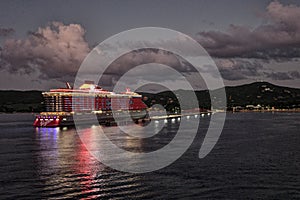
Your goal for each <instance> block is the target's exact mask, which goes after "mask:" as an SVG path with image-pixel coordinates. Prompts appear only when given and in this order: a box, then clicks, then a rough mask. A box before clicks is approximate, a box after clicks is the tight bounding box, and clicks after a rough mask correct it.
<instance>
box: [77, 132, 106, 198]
mask: <svg viewBox="0 0 300 200" xmlns="http://www.w3.org/2000/svg"><path fill="white" fill-rule="evenodd" d="M81 140H83V141H84V143H83V142H82V141H81ZM81 140H80V141H79V143H78V145H76V147H77V148H76V156H75V158H76V161H77V162H76V163H75V166H74V167H75V171H76V174H81V175H84V178H82V179H80V185H81V186H82V187H83V188H82V189H83V190H82V192H81V193H82V194H88V193H90V192H95V191H99V188H95V187H94V188H93V187H92V186H93V184H95V177H96V175H97V172H98V171H99V170H101V169H99V168H100V166H101V163H100V162H98V161H97V160H96V159H95V158H94V157H93V155H91V154H90V152H89V151H88V150H87V149H90V148H92V146H93V143H94V132H93V130H92V128H89V129H86V130H84V133H83V134H82V135H81ZM86 146H87V147H88V148H87V147H86Z"/></svg>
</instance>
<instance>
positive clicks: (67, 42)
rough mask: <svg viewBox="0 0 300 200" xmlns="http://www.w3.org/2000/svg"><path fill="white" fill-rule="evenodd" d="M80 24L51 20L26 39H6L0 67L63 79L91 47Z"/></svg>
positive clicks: (76, 66)
mask: <svg viewBox="0 0 300 200" xmlns="http://www.w3.org/2000/svg"><path fill="white" fill-rule="evenodd" d="M84 34H85V30H84V29H83V27H82V26H81V25H79V24H69V25H64V24H63V23H60V22H52V23H50V24H49V25H48V26H46V27H40V28H38V30H37V31H35V32H28V36H27V38H25V39H7V40H5V41H4V44H3V47H2V50H1V52H0V68H2V69H5V70H7V71H9V72H11V73H26V74H30V73H32V72H34V71H39V72H40V73H41V78H55V79H61V78H62V79H65V78H66V77H72V76H74V75H75V73H76V72H77V69H78V68H79V66H80V64H81V62H82V60H83V59H84V58H85V56H86V55H87V54H88V52H89V51H90V49H89V46H88V44H87V42H86V41H85V39H84Z"/></svg>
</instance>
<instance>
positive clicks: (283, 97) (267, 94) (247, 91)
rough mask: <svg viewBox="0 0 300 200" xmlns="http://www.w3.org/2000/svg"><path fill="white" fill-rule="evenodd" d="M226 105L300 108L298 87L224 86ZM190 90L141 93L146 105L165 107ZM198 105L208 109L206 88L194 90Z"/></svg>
mask: <svg viewBox="0 0 300 200" xmlns="http://www.w3.org/2000/svg"><path fill="white" fill-rule="evenodd" d="M225 91H226V96H227V107H228V108H229V109H230V108H232V107H234V106H241V107H245V106H247V105H255V106H256V105H258V104H259V105H261V106H263V107H275V108H300V89H296V88H289V87H282V86H277V85H273V84H271V83H268V82H255V83H251V84H245V85H240V86H226V87H225ZM191 92H192V91H187V90H176V91H174V92H171V91H165V92H160V93H156V94H151V93H142V95H143V96H146V100H145V102H146V103H147V104H148V105H152V104H162V105H165V107H167V105H168V104H170V101H171V102H172V104H173V107H174V106H177V105H178V101H177V97H179V98H180V96H182V97H187V96H188V95H189V93H191ZM195 93H196V96H197V98H198V102H199V107H200V108H206V109H209V108H210V107H211V101H210V96H209V91H208V90H203V91H195Z"/></svg>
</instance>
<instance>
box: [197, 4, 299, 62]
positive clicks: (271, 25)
mask: <svg viewBox="0 0 300 200" xmlns="http://www.w3.org/2000/svg"><path fill="white" fill-rule="evenodd" d="M264 17H265V18H266V19H268V23H267V24H264V25H260V26H258V27H257V28H255V29H250V28H248V27H245V26H239V25H231V26H230V27H229V28H228V32H221V31H204V32H200V33H198V34H197V37H198V38H197V40H198V41H199V43H200V44H202V45H203V46H204V47H205V48H206V49H207V51H208V52H209V53H210V54H211V55H212V56H215V57H245V58H261V59H277V60H280V59H289V58H296V57H300V20H299V19H300V7H297V6H295V5H287V6H284V5H282V4H281V3H279V2H277V1H274V2H271V3H270V4H269V5H268V7H267V9H266V13H264Z"/></svg>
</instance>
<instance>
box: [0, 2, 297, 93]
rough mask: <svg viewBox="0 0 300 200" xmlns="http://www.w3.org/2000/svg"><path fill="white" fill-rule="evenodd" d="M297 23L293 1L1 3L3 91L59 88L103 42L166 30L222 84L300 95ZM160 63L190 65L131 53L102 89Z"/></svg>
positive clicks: (0, 85)
mask: <svg viewBox="0 0 300 200" xmlns="http://www.w3.org/2000/svg"><path fill="white" fill-rule="evenodd" d="M299 18H300V2H299V1H296V0H294V1H292V0H290V1H289V0H285V1H283V0H281V1H270V0H268V1H267V0H253V1H242V0H240V1H237V0H224V1H209V0H207V1H205V0H197V1H196V0H189V1H183V0H182V1H178V0H165V1H159V0H151V1H150V0H147V1H146V0H119V1H115V0H106V1H92V0H90V1H83V0H81V1H79V0H77V1H76V0H72V1H68V0H64V1H55V0H51V1H50V0H48V1H44V0H39V1H34V0H31V1H24V0H23V1H21V0H18V1H15V0H11V1H9V0H5V1H0V89H1V90H11V89H15V90H48V89H50V88H55V87H63V86H64V82H66V81H69V82H71V83H72V81H74V78H75V76H76V73H77V71H78V69H79V66H80V65H81V63H82V61H83V60H84V59H85V58H86V56H87V55H88V54H89V53H90V52H91V51H92V49H93V48H94V47H95V46H97V45H98V44H99V43H100V42H102V41H104V40H106V39H107V38H109V37H111V36H113V35H115V34H118V33H120V32H122V31H126V30H129V29H133V28H140V27H163V28H169V29H173V30H176V31H180V32H182V33H184V34H186V35H188V36H190V37H191V38H193V39H194V40H196V41H197V42H198V43H199V44H200V45H202V46H203V47H204V49H205V50H206V51H207V52H208V54H209V55H210V56H211V57H212V58H213V60H214V62H215V63H216V65H217V67H218V69H219V71H220V73H221V76H222V78H223V81H224V83H225V85H240V84H244V83H250V82H254V81H268V82H271V83H274V84H277V85H283V86H289V87H295V88H300V66H299V64H300V61H299V59H300V20H299ZM162 56H164V57H166V58H165V59H164V62H163V63H160V64H165V65H171V66H172V65H173V66H174V65H176V67H178V66H180V67H182V68H184V69H186V65H188V64H183V63H184V62H182V60H180V59H179V58H178V57H176V56H174V55H169V54H167V53H165V52H160V51H159V52H154V51H141V52H133V53H131V54H128V55H124V56H123V60H122V59H119V60H118V61H116V62H115V63H113V64H112V70H111V72H110V74H112V76H111V77H110V78H106V80H104V81H103V82H102V84H103V85H104V86H107V87H108V86H109V85H111V84H114V83H115V82H114V80H118V78H120V76H121V75H122V74H120V73H119V72H120V71H124V69H128V68H127V65H128V66H131V67H132V66H136V65H142V64H144V63H143V62H144V61H145V60H146V61H147V60H148V62H150V61H152V62H160V61H161V60H162V59H161V57H162ZM141 57H142V58H143V59H140V58H141ZM137 58H139V59H137ZM184 65H185V66H184ZM176 67H175V68H176ZM154 68H155V66H154V65H153V64H152V65H149V66H148V68H147V69H146V73H147V72H150V71H155V70H153V69H154ZM113 70H114V71H113ZM179 71H182V70H179ZM123 73H124V72H123ZM139 73H140V72H139ZM116 77H117V78H116ZM157 79H160V80H163V79H165V76H164V74H161V76H158V77H157ZM175 81H176V80H175ZM193 81H195V82H197V80H196V79H195V78H194V79H193Z"/></svg>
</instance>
